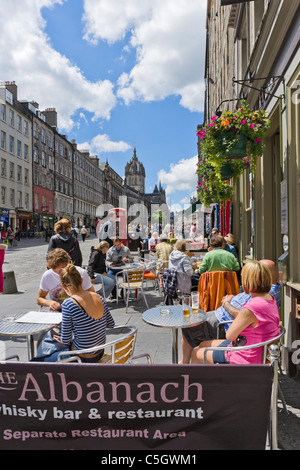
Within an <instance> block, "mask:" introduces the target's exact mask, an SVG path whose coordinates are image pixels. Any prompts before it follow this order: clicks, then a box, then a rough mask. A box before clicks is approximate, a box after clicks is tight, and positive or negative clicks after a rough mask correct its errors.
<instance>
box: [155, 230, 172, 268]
mask: <svg viewBox="0 0 300 470" xmlns="http://www.w3.org/2000/svg"><path fill="white" fill-rule="evenodd" d="M155 251H156V255H157V261H159V262H161V264H160V266H159V273H158V274H162V273H163V272H164V269H165V268H167V267H168V266H169V258H170V254H171V253H172V251H173V246H172V245H171V243H170V239H169V238H168V236H167V235H166V234H164V233H163V234H162V235H161V237H160V242H159V243H158V244H157V245H156V247H155Z"/></svg>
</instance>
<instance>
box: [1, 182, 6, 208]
mask: <svg viewBox="0 0 300 470" xmlns="http://www.w3.org/2000/svg"><path fill="white" fill-rule="evenodd" d="M1 204H6V187H5V186H1Z"/></svg>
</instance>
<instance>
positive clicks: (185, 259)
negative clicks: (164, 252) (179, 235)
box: [169, 240, 193, 294]
mask: <svg viewBox="0 0 300 470" xmlns="http://www.w3.org/2000/svg"><path fill="white" fill-rule="evenodd" d="M187 253H188V250H187V249H186V241H185V240H177V242H176V243H175V246H174V250H173V251H172V252H171V253H170V256H169V269H175V270H176V271H177V287H178V289H179V291H181V292H183V293H184V294H189V293H190V292H191V288H192V275H193V268H192V265H191V261H190V258H189V256H188V255H187Z"/></svg>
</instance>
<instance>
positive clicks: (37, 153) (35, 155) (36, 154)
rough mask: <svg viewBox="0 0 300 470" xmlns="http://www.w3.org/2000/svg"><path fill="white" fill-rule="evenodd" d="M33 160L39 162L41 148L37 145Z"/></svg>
mask: <svg viewBox="0 0 300 470" xmlns="http://www.w3.org/2000/svg"><path fill="white" fill-rule="evenodd" d="M33 161H34V162H35V163H38V162H39V150H38V148H37V147H34V149H33Z"/></svg>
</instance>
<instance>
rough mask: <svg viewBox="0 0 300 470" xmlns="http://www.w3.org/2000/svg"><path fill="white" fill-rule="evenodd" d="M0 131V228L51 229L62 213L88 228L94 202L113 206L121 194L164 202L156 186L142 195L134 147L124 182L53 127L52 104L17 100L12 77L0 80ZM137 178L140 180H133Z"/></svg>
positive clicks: (94, 219)
mask: <svg viewBox="0 0 300 470" xmlns="http://www.w3.org/2000/svg"><path fill="white" fill-rule="evenodd" d="M0 133H1V140H0V164H1V173H0V187H1V195H0V197H1V200H0V224H1V227H0V229H1V231H5V230H6V228H7V226H8V225H10V226H11V227H12V229H13V230H14V229H16V228H19V229H20V230H21V231H23V230H30V231H33V230H35V231H39V230H42V229H43V228H53V226H54V223H55V221H56V220H58V219H60V218H62V217H67V218H68V219H70V220H71V221H72V223H74V224H75V225H77V226H81V225H87V226H91V227H94V226H95V224H96V222H97V208H98V207H99V205H101V204H110V205H112V206H113V207H118V205H119V200H120V197H121V196H127V198H128V199H129V203H132V202H142V203H143V202H146V203H147V204H148V203H149V201H152V200H155V199H157V202H158V203H163V202H165V194H164V190H163V189H162V188H160V190H159V191H158V188H155V190H154V194H153V195H146V194H145V171H144V173H143V175H140V174H139V171H138V166H139V162H138V160H137V157H136V150H134V156H133V159H132V161H131V162H130V163H128V165H127V166H126V172H125V182H124V180H123V178H122V177H121V176H120V175H119V174H118V173H117V172H116V171H114V170H113V168H111V166H110V165H109V164H108V162H100V160H99V158H98V156H96V155H90V154H89V151H82V150H81V151H80V150H79V149H78V148H77V144H76V142H75V140H71V141H69V140H68V137H67V136H66V135H64V134H61V133H60V132H59V130H58V127H57V112H56V110H55V108H49V109H46V110H43V111H40V110H39V105H38V103H36V102H26V101H19V100H18V89H17V85H16V84H15V82H4V83H1V84H0ZM136 162H138V165H137V164H136ZM128 172H129V173H130V176H128V178H127V177H126V175H127V173H128ZM135 173H136V174H135ZM140 177H142V178H143V182H144V184H143V185H140V186H136V185H134V184H133V183H134V182H135V181H137V180H138V179H139V178H140ZM131 184H133V187H132V188H131V187H130V186H131Z"/></svg>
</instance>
